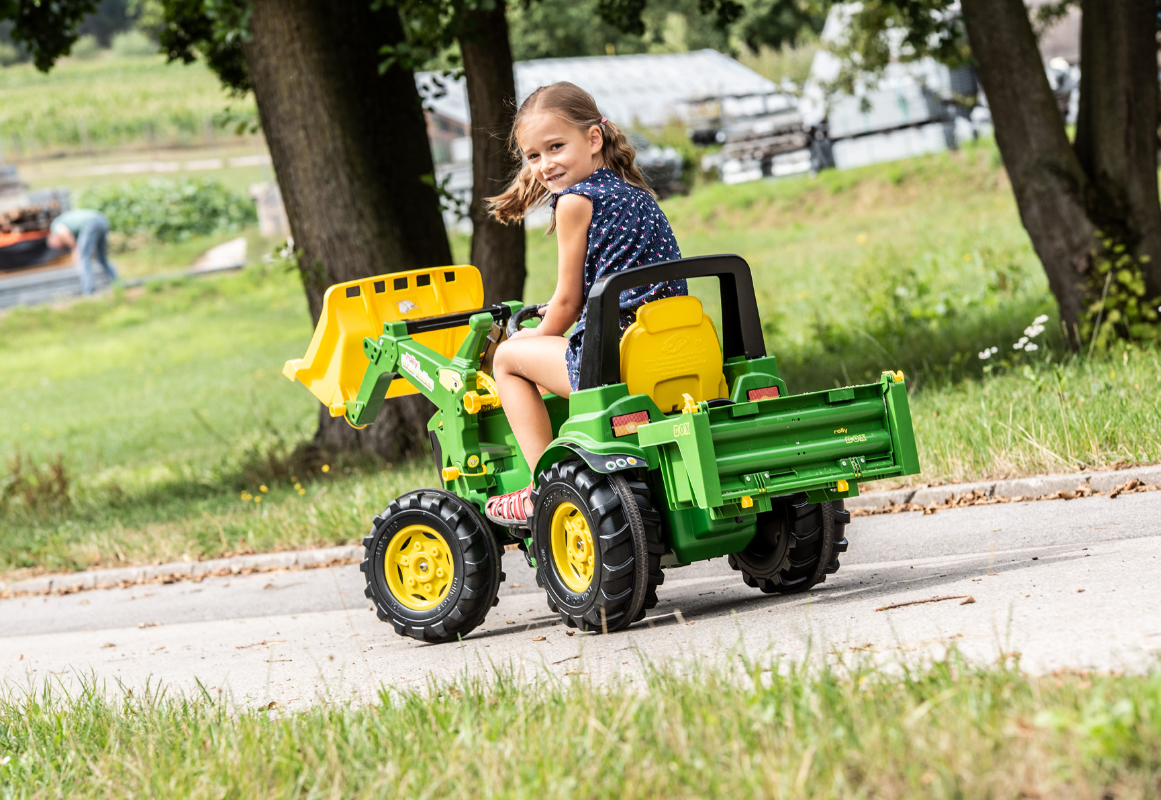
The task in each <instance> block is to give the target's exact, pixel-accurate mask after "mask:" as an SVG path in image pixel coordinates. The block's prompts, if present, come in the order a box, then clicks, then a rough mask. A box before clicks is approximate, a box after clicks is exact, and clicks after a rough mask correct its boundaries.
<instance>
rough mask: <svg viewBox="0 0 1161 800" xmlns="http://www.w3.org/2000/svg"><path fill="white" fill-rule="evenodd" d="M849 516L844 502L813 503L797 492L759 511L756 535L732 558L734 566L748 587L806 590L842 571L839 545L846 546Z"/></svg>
mask: <svg viewBox="0 0 1161 800" xmlns="http://www.w3.org/2000/svg"><path fill="white" fill-rule="evenodd" d="M849 520H850V514H849V513H848V512H847V511H845V510H843V502H842V501H841V500H835V501H830V502H826V503H808V502H806V495H795V496H794V497H792V498H790V499H788V500H787V501H785V502H780V503H775V505H774V507H773V508H772V509H771V510H770V511H768V512H766V513H763V514H759V515H758V532H757V534H756V535H755V536H754V539H753V540H752V541H751V542H750V544H749V545H748V546H747V547H746V549H745V550H742V551H741V552H739V553H734V554H733V555H731V556H730V557H729V563H730V566H731V567H733V568H734V569H736V570H738V571H739V572H741V573H742V580H743V581H745V583H746V585H747V586H753V587H755V588H757V589H760V590H762V591H763V592H765V593H767V594H774V593H778V594H795V593H797V592H805V591H806V590H807V589H810V588H812V587H814V586H817V585H818V584H820V583H822V582H823V581H825V580H826V576H827V575H828V574H833V573H834V572H837V571H838V567H839V564H838V557H837V555H836V550H835V545H836V544H839V546H840V547H841V549H842V551H845V550H846V547H847V543H846V538H845V536H844V529H845V528H846V523H847V522H848V521H849ZM832 567H833V569H832Z"/></svg>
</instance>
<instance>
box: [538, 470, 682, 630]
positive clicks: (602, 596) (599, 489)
mask: <svg viewBox="0 0 1161 800" xmlns="http://www.w3.org/2000/svg"><path fill="white" fill-rule="evenodd" d="M532 502H533V506H534V510H533V514H532V549H533V555H535V557H536V582H537V583H538V584H539V585H540V586H541V588H543V589H544V590H545V592H546V593H547V594H548V607H549V608H550V609H551V610H553V611H556V612H559V613H560V615H561V618H562V619H563V620H564V623H565V624H566V625H568V626H569V627H573V628H580V629H581V630H592V631H603V632H606V633H612V632H614V631H619V630H622V629H624V628H626V627H628V626H629V625H630V624H632V623H633V622H635V621H636V620H639V619H641V618H642V617H644V616H645V610H646V609H647V608H652V607H653V606H654V605H656V603H657V591H656V587H657V585H658V584H660V583H661V581H662V580H663V579H664V578H663V576H662V573H661V554H662V552H663V551H664V549H665V548H664V546H663V545H662V543H661V528H660V521H661V520H660V516H659V515H658V514H657V512H656V511H655V510H654V509H653V507H652V504H651V502H650V498H649V490H648V488H647V487H646V486H645V484H643V483H640V482H636V481H629V480H627V479H626V478H625V476H624V475H621V474H618V473H614V474H611V475H603V474H600V473H598V472H594V471H593V470H592V469H590V468H589V467H588V466H587V465H586V464H585V463H584V462H583V461H581V460H580V459H569V460H567V461H563V462H561V463H559V464H556V465H554V466H552V467H551V468H549V469H547V470H545V471H544V472H543V473H541V475H540V481H539V482H538V485H537V487H536V488H535V489H534V490H533V492H532Z"/></svg>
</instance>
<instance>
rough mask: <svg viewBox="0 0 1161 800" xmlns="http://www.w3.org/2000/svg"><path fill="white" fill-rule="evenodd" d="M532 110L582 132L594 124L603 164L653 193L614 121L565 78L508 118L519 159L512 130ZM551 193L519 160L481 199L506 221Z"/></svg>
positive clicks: (511, 142)
mask: <svg viewBox="0 0 1161 800" xmlns="http://www.w3.org/2000/svg"><path fill="white" fill-rule="evenodd" d="M536 113H542V114H552V115H554V116H557V117H559V118H560V119H562V120H564V121H565V122H567V123H569V124H571V125H575V126H577V127H578V128H580V129H581V130H582V131H587V130H588V129H589V128H591V127H592V126H594V125H596V126H597V127H599V128H600V129H601V138H602V140H603V144H602V145H601V157H602V158H603V159H604V160H605V166H606V167H608V168H609V169H611V170H612V171H613V172H614V173H616V175H617V177H619V178H620V179H621V180H623V181H625V183H627V184H629V185H630V186H636V187H637V188H638V189H642V190H644V191H646V192H649V194H651V195H652V194H653V191H652V190H651V189H650V188H649V186H648V184H646V183H645V176H644V175H642V174H641V170H639V169H637V164H636V163H635V162H634V159H635V158H636V156H637V153H636V151H634V150H633V145H631V144H629V137H627V136H626V135H625V132H624V131H623V130H621V129H620V128H619V127H618V126H617V125H616V124H615V123H613V122H610V121H609V120H607V119H605V118H604V117H603V116H602V115H601V112H600V110H598V109H597V103H596V101H595V100H593V97H592V95H590V94H589V93H588V92H586V91H585V90H584V89H582V88H580V87H579V86H577V85H576V84H572V83H569V82H568V81H561V82H560V83H552V84H549V85H548V86H541V87H540V88H539V89H537V90H536V91H535V92H533V93H532V94H530V95H528V98H527V99H526V100H525V101H524V102H523V103H521V104H520V109H519V110H518V111H517V112H516V118H515V119H514V120H513V121H512V131H511V133H510V134H509V135H508V147H509V148H511V150H512V153H513V155H515V156H516V157H517V158H518V159H520V160H521V161H523V159H524V153H523V152H522V151H521V150H520V143H519V142H517V141H516V131H518V130H520V124H521V123H522V122H523V121H524V120H525V119H527V118H528V117H529V116H531V115H532V114H536ZM551 196H552V193H551V192H550V191H548V189H546V188H544V186H542V185H541V184H540V183H538V182H537V180H536V179H535V178H534V177H532V168H531V167H529V166H528V162H527V161H523V165H522V166H521V167H520V171H519V172H518V173H517V174H516V177H515V178H513V179H512V182H511V183H510V184H508V188H507V189H505V190H504V191H503V192H501V193H500V194H498V195H496V196H495V197H488V198H486V199H485V202H487V204H488V210H489V211H490V212H491V214H492V216H493V217H495V218H496V219H498V220H499V221H500V222H503V223H506V224H507V223H513V222H519V221H520V220H522V219H524V217H526V216H528V214H529V213H530V212H531V211H532V210H533V209H535V208H538V207H540V206H542V205H544V204H545V203H546V202H548V199H549V197H551ZM555 227H556V219H555V214H554V215H553V220H552V222H550V223H549V226H548V233H552V231H553V229H554V228H555Z"/></svg>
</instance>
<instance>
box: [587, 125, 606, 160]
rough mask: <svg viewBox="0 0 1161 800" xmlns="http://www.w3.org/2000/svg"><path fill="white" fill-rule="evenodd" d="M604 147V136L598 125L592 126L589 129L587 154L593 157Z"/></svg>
mask: <svg viewBox="0 0 1161 800" xmlns="http://www.w3.org/2000/svg"><path fill="white" fill-rule="evenodd" d="M604 147H605V134H604V133H602V132H601V126H600V125H593V126H592V127H590V128H589V152H590V153H592V154H593V155H594V156H595V155H596V154H597V153H599V152H601V150H603V149H604Z"/></svg>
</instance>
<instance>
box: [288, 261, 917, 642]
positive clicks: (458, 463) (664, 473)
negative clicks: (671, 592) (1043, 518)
mask: <svg viewBox="0 0 1161 800" xmlns="http://www.w3.org/2000/svg"><path fill="white" fill-rule="evenodd" d="M701 277H716V278H718V280H719V287H720V298H721V307H722V319H723V323H722V328H723V330H722V339H721V341H720V342H719V340H718V336H717V331H716V329H715V326H714V324H713V322H712V321H711V320H710V318H709V316H708V315H706V314H705V313H704V311H703V310H702V306H701V303H700V302H699V301H698V300H697V298H695V297H692V296H687V297H672V298H666V299H664V300H658V301H656V302H653V303H648V304H646V305H644V306H642V307H641V308H640V309H638V312H637V321H636V322H635V323H634V324H633V325H631V326H630V327H629V328H628V330H626V331H625V333H624V335H623V336H622V333H621V329H620V322H619V313H618V312H619V298H620V295H621V292H623V291H625V290H627V289H631V288H633V287H636V286H641V285H644V284H650V283H658V282H661V281H665V280H675V279H678V278H701ZM482 295H483V292H482V288H481V284H480V277H479V272H478V271H477V270H476V269H475V268H474V267H469V266H456V267H440V268H437V269H432V270H417V271H412V272H406V273H393V274H390V275H383V276H379V277H376V278H368V279H365V280H359V281H352V282H349V283H345V284H339V285H336V286H333V287H331V289H329V290H328V292H327V295H326V300H325V302H324V309H323V315H322V318H321V319H320V321H319V325H318V328H317V329H316V331H315V336H314V339H313V340H312V341H311V345H310V349H309V350H308V351H307V354H306V356H305V357H304V358H302V359H296V360H293V361H289V362H287V364H286V368H285V370H284V373H285V374H286V375H287V377H289V378H291V379H292V380H294V379H298V380H301V381H302V382H303V383H304V384H306V385H307V387H308V388H310V390H311V391H312V393H314V394H315V396H316V397H318V398H319V399H320V400H321V401H322V402H323V403H325V404H327V405H328V407H329V408H330V411H331V413H332V414H333V415H335V416H343V417H345V418H346V420H347V421H348V422H349V423H350V424H352V425H355V426H363V425H366V424H369V423H371V422H372V421H374V419H375V417H376V415H377V414H378V412H379V409H380V407H381V406H382V404H383V401H384V400H385V399H386V398H389V397H396V396H400V395H404V394H413V393H415V392H419V393H422V394H423V395H424V396H425V397H427V398H428V399H429V400H431V401H432V402H433V403H434V404H435V406H436V409H437V410H436V413H435V414H434V416H432V418H431V420H430V422H429V423H428V432H429V434H430V438H431V443H432V450H433V452H434V456H435V464H436V469H437V472H438V473H439V477H440V478H441V480H442V485H441V486H439V487H438V488H430V489H418V490H415V491H412V492H408V493H407V494H404V495H402V496H401V497H398V498H396V499H395V500H393V501H392V502H391V503H390V504H389V505H388V506H387V508H386V510H384V511H383V512H382V513H381V514H379V515H377V516H376V517H375V518H374V520H373V522H372V525H371V532H370V534H369V535H368V536H367V537H366V538H365V539H364V541H363V544H364V546H365V547H366V559H365V560H364V561H363V563H362V567H361V568H362V571H363V573H364V574H365V576H366V581H367V587H366V594H367V596H368V597H369V598H371V599H372V600H374V602H375V606H376V609H377V611H378V615H379V618H380V619H381V620H384V621H389V622H391V623H392V625H393V626H394V627H395V631H396V633H399V634H401V635H405V636H412V637H414V638H416V639H419V640H421V641H428V642H447V641H452V640H455V639H456V638H458V637H462V636H466V635H467V634H468V633H470V632H471V631H472V630H473V629H474V628H475V627H476V626H478V625H479V624H480V623H481V622H483V620H484V617H485V615H486V614H487V613H488V610H489V609H490V608H492V607H493V606H494V605H496V603H497V602H498V598H497V591H498V589H499V586H500V583H501V582H502V581H503V580H504V577H505V576H504V573H503V572H501V569H500V558H501V554H502V551H503V548H504V546H506V545H516V546H518V547H519V548H520V549H521V550H523V551H524V554H525V558H526V560H527V562H528V564H529V565H530V566H531V567H532V568H533V569H535V570H536V580H537V583H538V584H539V585H540V586H541V587H542V588H543V589H544V590H545V592H546V594H547V596H548V606H549V608H550V609H551V610H552V611H554V612H558V613H559V614H560V615H561V618H562V619H563V621H564V623H565V624H566V625H569V626H571V627H576V628H580V629H582V630H590V631H603V632H613V631H618V630H621V629H623V628H625V627H627V626H629V625H630V624H632V623H633V622H635V621H637V620H640V619H642V618H643V617H644V616H645V614H646V612H647V610H648V609H650V608H652V607H653V606H655V605H656V604H657V587H658V586H660V585H661V584H662V582H663V581H664V575H665V572H664V571H665V570H666V569H673V568H676V567H682V566H686V565H688V564H690V563H692V562H694V561H701V560H704V559H709V558H716V557H718V556H727V557H728V559H729V564H730V566H731V567H733V568H734V569H735V570H738V571H739V572H741V573H742V579H743V580H744V581H745V582H746V584H748V585H750V586H753V587H755V588H757V589H759V590H761V591H763V592H779V593H793V592H802V591H805V590H807V589H809V588H810V587H812V586H814V585H816V584H818V583H820V582H822V581H823V580H825V579H826V576H827V575H828V574H832V573H834V572H835V571H836V570H838V568H839V560H838V556H839V554H840V553H842V552H844V551H845V550H846V549H847V539H846V536H845V529H846V526H847V524H848V523H849V522H850V514H849V512H847V511H846V510H845V509H844V506H843V500H844V499H845V498H847V497H853V496H855V495H857V493H858V485H859V483H860V482H863V481H869V480H875V479H879V478H886V477H897V476H902V475H911V474H914V473H917V472H918V471H919V457H918V453H917V451H916V446H915V435H914V431H913V429H912V425H911V412H910V409H909V406H908V402H907V391H906V384H905V383H904V381H903V375H902V373H893V372H884V373H883V375H882V377H881V378H880V380H879V381H878V382H877V383H872V384H867V385H864V386H848V387H845V388H841V389H832V390H829V391H821V392H812V393H808V394H799V395H791V394H789V393H788V392H787V389H786V384H785V383H784V382H783V380H782V379H781V378H780V377H779V376H778V368H777V361H776V359H775V358H774V357H773V356H768V355H766V350H765V345H764V342H763V338H762V327H761V323H760V319H759V316H758V308H757V303H756V301H755V298H754V286H753V280H752V278H751V275H750V269H749V267H748V266H747V264H746V263H745V261H743V260H742V259H741V258H739V257H737V256H705V257H700V258H688V259H683V260H680V261H672V262H667V263H662V264H653V265H649V266H644V267H637V268H634V269H630V270H626V271H624V272H620V273H617V274H614V275H611V276H608V277H606V278H604V279H602V280H600V281H597V283H596V284H595V285H594V286H593V287H592V289H591V291H590V294H589V299H588V305H587V320H588V322H587V328H586V331H585V339H584V345H583V349H582V354H581V370H580V381H579V388H578V389H577V391H575V392H573V393H572V396H571V397H569V398H567V399H566V398H561V397H557V396H555V395H545V402H546V405H547V407H548V412H549V417H550V418H551V421H552V428H553V434H554V437H555V438H554V440H553V441H552V443H551V444H550V445H549V447H548V449H547V450H546V451H545V452H544V454H543V455H542V456H541V458H540V460H539V462H538V463H536V464H535V465H529V464H527V463H525V462H524V459H523V458H522V456H521V454H520V451H519V448H518V447H517V446H516V441H515V438H514V436H513V435H512V431H511V428H510V427H509V425H508V421H507V418H506V417H505V415H504V410H503V409H502V408H501V407H500V398H499V396H498V395H497V393H496V387H495V384H494V383H493V382H492V380H491V378H490V376H489V374H488V370H489V364H490V360H491V355H492V353H493V352H494V348H495V346H496V345H497V344H498V342H500V341H502V339H503V338H504V336H505V334H507V335H510V334H511V333H513V332H515V330H516V329H517V328H518V326H520V325H521V324H523V323H525V322H526V321H530V318H532V317H535V316H537V315H538V311H537V307H536V306H528V307H525V306H523V305H522V304H520V303H504V304H501V305H496V306H492V307H490V308H482V309H481V308H480V305H481V301H482ZM534 478H535V486H534V490H533V494H532V499H533V507H534V511H533V514H532V516H531V517H530V518H529V521H528V523H527V525H526V527H518V528H505V527H500V526H496V525H494V524H493V523H491V522H489V521H488V519H487V518H485V516H484V515H483V513H482V509H483V506H484V503H485V501H486V500H487V498H488V497H490V496H492V495H494V494H497V493H507V492H512V491H516V490H518V489H521V488H523V487H525V486H527V485H529V483H530V482H532V481H533V479H534Z"/></svg>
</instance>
